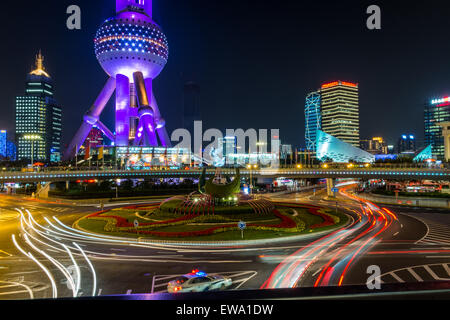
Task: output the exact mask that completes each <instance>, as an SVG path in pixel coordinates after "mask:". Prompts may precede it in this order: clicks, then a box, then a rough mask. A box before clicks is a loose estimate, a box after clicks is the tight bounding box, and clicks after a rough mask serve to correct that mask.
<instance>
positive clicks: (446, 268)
mask: <svg viewBox="0 0 450 320" xmlns="http://www.w3.org/2000/svg"><path fill="white" fill-rule="evenodd" d="M442 266H443V267H444V269H445V271H446V272H447V274H448V275H449V276H450V268H449V267H448V263H444V264H442Z"/></svg>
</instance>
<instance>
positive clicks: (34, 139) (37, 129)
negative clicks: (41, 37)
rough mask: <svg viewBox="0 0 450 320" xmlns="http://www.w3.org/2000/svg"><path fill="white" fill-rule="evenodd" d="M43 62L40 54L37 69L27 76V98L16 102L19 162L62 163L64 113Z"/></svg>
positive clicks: (23, 97) (21, 98) (21, 97)
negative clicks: (30, 160) (55, 97)
mask: <svg viewBox="0 0 450 320" xmlns="http://www.w3.org/2000/svg"><path fill="white" fill-rule="evenodd" d="M43 62H44V57H43V56H42V54H41V53H40V52H39V54H38V55H37V57H36V67H35V69H34V70H33V71H31V72H30V73H29V74H28V75H27V80H26V88H25V95H24V96H19V97H17V98H16V142H17V153H18V159H19V160H24V159H34V160H39V161H44V162H49V161H51V160H53V161H59V160H60V154H61V135H62V109H61V107H60V106H59V105H58V103H57V101H56V100H55V99H54V88H53V81H52V79H51V78H50V75H49V74H48V73H47V72H46V71H45V68H44V65H43ZM32 149H33V150H32Z"/></svg>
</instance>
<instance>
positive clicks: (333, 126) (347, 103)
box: [320, 81, 359, 147]
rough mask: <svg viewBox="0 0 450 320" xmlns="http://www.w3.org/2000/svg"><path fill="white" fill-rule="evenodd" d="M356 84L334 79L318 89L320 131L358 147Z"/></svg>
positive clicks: (357, 92) (357, 98)
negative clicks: (319, 97) (320, 111)
mask: <svg viewBox="0 0 450 320" xmlns="http://www.w3.org/2000/svg"><path fill="white" fill-rule="evenodd" d="M358 90H359V88H358V84H356V83H351V82H345V81H334V82H330V83H325V84H323V85H322V87H321V89H320V95H321V108H322V131H324V132H326V133H328V134H330V135H332V136H333V137H335V138H338V139H339V140H341V141H344V142H346V143H349V144H351V145H353V146H355V147H359V91H358Z"/></svg>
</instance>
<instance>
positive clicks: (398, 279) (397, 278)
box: [388, 272, 405, 283]
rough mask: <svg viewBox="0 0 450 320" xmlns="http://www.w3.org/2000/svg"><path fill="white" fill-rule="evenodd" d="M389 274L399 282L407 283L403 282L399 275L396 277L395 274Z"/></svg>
mask: <svg viewBox="0 0 450 320" xmlns="http://www.w3.org/2000/svg"><path fill="white" fill-rule="evenodd" d="M388 274H390V275H391V276H392V277H393V278H394V279H395V280H397V281H398V282H402V283H404V282H405V281H403V280H402V278H400V277H399V276H398V275H396V274H395V272H389V273H388Z"/></svg>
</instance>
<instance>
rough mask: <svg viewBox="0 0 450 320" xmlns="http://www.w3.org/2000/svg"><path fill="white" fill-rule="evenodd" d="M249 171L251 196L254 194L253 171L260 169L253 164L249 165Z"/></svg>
mask: <svg viewBox="0 0 450 320" xmlns="http://www.w3.org/2000/svg"><path fill="white" fill-rule="evenodd" d="M247 169H249V170H250V194H252V193H253V177H252V172H253V171H252V169H255V170H256V169H258V165H256V164H254V165H253V166H252V165H251V164H249V165H247Z"/></svg>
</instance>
